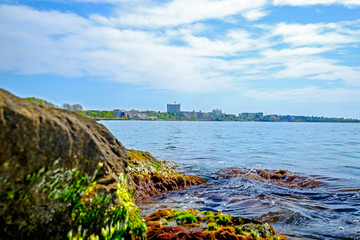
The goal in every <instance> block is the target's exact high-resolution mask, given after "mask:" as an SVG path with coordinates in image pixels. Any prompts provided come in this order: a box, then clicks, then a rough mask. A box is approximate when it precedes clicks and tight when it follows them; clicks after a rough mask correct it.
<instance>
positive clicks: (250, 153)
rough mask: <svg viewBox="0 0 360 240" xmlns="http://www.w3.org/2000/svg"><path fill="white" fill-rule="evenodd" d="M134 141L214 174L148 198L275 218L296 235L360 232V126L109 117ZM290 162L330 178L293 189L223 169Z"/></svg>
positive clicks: (152, 204)
mask: <svg viewBox="0 0 360 240" xmlns="http://www.w3.org/2000/svg"><path fill="white" fill-rule="evenodd" d="M102 123H103V124H104V125H106V126H107V127H108V128H109V129H110V131H112V132H113V134H114V135H115V136H116V137H117V138H118V139H119V140H121V141H122V143H123V144H124V145H125V146H126V147H128V148H136V149H139V150H146V151H150V152H151V153H152V154H153V155H154V156H155V157H157V158H158V159H160V160H172V161H175V162H177V163H180V164H181V166H182V167H183V169H182V171H190V172H192V173H193V174H197V175H200V176H202V177H204V178H205V179H207V180H208V184H207V185H204V186H196V187H192V188H190V189H186V190H183V191H180V192H170V193H166V194H163V195H160V196H158V197H156V198H153V199H148V200H146V201H143V203H142V204H141V205H140V208H141V210H142V214H143V215H147V214H149V213H151V212H153V211H154V210H156V209H159V208H167V207H171V208H175V209H188V208H198V209H199V210H212V211H222V212H226V213H230V214H233V215H240V216H246V217H252V218H256V219H260V220H265V221H268V222H271V224H272V225H274V227H275V228H276V230H277V232H279V233H285V235H286V236H287V237H288V238H289V239H360V232H359V231H360V125H359V124H343V123H259V122H256V123H240V122H160V121H158V122H142V121H102ZM230 167H236V168H247V169H287V170H290V171H292V172H296V173H300V174H302V175H304V176H310V177H314V178H316V179H317V180H321V182H322V183H324V184H321V185H319V186H317V187H315V188H302V189H301V188H296V187H295V188H286V187H283V186H277V185H273V184H271V183H268V182H261V181H256V180H252V179H246V178H241V177H228V178H226V177H225V178H219V175H218V172H219V170H223V169H227V168H230Z"/></svg>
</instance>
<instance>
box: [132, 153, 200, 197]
mask: <svg viewBox="0 0 360 240" xmlns="http://www.w3.org/2000/svg"><path fill="white" fill-rule="evenodd" d="M128 155H129V171H130V173H131V176H132V180H133V182H134V184H135V201H136V202H138V201H141V200H142V199H146V198H149V197H151V196H156V195H158V194H160V193H163V192H167V191H174V190H181V189H185V188H187V187H190V186H195V185H199V184H205V183H206V182H205V180H203V179H202V178H200V177H197V176H188V175H184V174H181V173H179V172H177V171H176V170H174V168H175V166H176V165H175V163H173V162H169V161H159V160H157V159H156V158H154V157H153V156H152V155H151V154H150V153H149V152H144V151H138V150H134V149H131V150H129V151H128Z"/></svg>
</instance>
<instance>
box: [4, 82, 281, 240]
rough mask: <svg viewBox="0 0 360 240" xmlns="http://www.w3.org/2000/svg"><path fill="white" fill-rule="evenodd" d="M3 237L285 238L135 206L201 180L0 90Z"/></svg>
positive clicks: (87, 122) (264, 228)
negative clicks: (142, 212)
mask: <svg viewBox="0 0 360 240" xmlns="http://www.w3.org/2000/svg"><path fill="white" fill-rule="evenodd" d="M0 143H1V144H0V211H1V217H0V225H1V226H2V228H1V230H0V236H1V238H2V239H147V238H148V239H212V240H213V239H286V238H285V237H284V236H282V235H277V234H276V233H275V231H274V229H273V228H272V227H271V226H270V225H268V224H267V223H264V222H258V221H255V220H251V219H246V218H241V217H234V216H231V215H226V214H221V213H212V212H199V211H197V210H195V209H193V210H188V211H177V210H171V209H166V210H159V211H157V212H155V213H153V214H151V215H150V216H148V217H146V218H145V220H146V222H145V220H144V219H142V218H141V217H140V215H139V210H138V208H137V206H136V202H138V201H141V200H142V199H145V198H148V197H151V196H155V195H157V194H160V193H163V192H166V191H173V190H180V189H184V188H186V187H190V186H193V185H198V184H205V181H204V180H203V179H201V178H199V177H196V176H186V175H184V174H180V173H179V172H177V171H176V170H175V169H174V166H175V165H174V163H172V162H166V161H159V160H157V159H155V158H154V157H153V156H152V155H151V154H150V153H148V152H142V151H137V150H128V149H126V148H125V147H124V146H123V145H122V144H121V143H120V142H119V141H118V140H117V139H116V138H115V137H114V136H113V135H112V134H111V133H110V132H109V131H108V130H107V129H106V128H105V127H104V126H103V125H101V124H98V123H97V122H96V121H94V120H92V119H89V118H87V117H83V116H80V115H78V114H76V113H72V112H69V111H65V110H59V109H55V108H50V107H45V106H38V105H36V104H33V103H29V102H27V101H24V100H22V99H20V98H18V97H15V96H13V95H12V94H10V93H8V92H6V91H4V90H1V89H0Z"/></svg>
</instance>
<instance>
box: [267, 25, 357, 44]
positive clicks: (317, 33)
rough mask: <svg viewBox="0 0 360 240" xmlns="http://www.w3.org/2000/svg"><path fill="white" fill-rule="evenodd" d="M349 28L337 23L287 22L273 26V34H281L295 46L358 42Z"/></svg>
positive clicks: (285, 40)
mask: <svg viewBox="0 0 360 240" xmlns="http://www.w3.org/2000/svg"><path fill="white" fill-rule="evenodd" d="M349 33H351V30H349V29H344V28H343V27H342V26H340V25H338V24H323V23H317V24H287V23H280V24H277V25H276V26H275V27H273V34H274V35H275V36H276V35H278V36H282V37H283V40H284V42H285V43H289V44H292V45H295V46H309V45H324V46H329V45H330V46H331V45H337V44H349V43H355V42H359V39H358V38H355V37H354V36H353V35H350V34H349Z"/></svg>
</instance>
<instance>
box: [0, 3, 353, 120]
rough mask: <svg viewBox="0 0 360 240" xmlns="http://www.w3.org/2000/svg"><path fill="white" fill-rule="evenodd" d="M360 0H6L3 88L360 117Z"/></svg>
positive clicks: (108, 100) (109, 102)
mask: <svg viewBox="0 0 360 240" xmlns="http://www.w3.org/2000/svg"><path fill="white" fill-rule="evenodd" d="M359 44H360V0H342V1H340V0H251V1H250V0H246V1H245V0H172V1H155V0H132V1H129V0H101V1H100V0H73V1H71V0H53V1H42V0H24V1H7V0H2V1H1V0H0V88H4V89H6V90H8V91H10V92H12V93H14V94H15V95H18V96H20V97H28V96H36V97H41V98H44V99H47V100H48V101H51V102H53V103H55V104H58V105H61V104H62V103H65V102H66V103H80V104H82V105H83V106H84V108H85V109H109V110H111V109H114V108H120V109H132V108H135V109H139V110H148V109H149V110H150V109H151V110H158V111H165V110H166V103H170V102H175V101H176V102H179V103H181V104H182V110H189V111H192V110H197V111H198V110H202V111H211V110H212V109H214V108H221V109H222V110H223V111H224V112H227V113H234V114H238V113H241V112H264V113H265V114H292V115H316V116H333V117H348V118H360V59H359V56H360V47H359Z"/></svg>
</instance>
